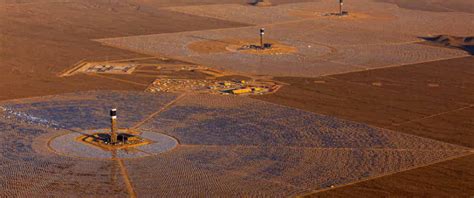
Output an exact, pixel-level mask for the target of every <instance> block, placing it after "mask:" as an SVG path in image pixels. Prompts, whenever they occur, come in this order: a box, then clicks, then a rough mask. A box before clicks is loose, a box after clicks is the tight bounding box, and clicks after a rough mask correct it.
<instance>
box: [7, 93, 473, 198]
mask: <svg viewBox="0 0 474 198" xmlns="http://www.w3.org/2000/svg"><path fill="white" fill-rule="evenodd" d="M111 108H117V118H116V120H115V122H113V123H115V124H114V126H116V127H112V128H114V129H115V128H117V129H118V130H117V131H116V133H115V134H117V135H118V136H117V137H118V139H117V141H115V136H111V133H109V129H110V127H111V117H110V116H111V115H109V110H110V109H111ZM121 129H122V130H121ZM125 129H130V130H125ZM0 133H1V134H2V135H1V136H0V181H2V182H3V181H5V182H3V183H2V182H0V185H1V186H2V190H0V197H38V196H51V197H64V196H77V197H81V196H92V197H110V196H114V197H125V196H127V195H128V196H138V197H140V196H143V197H148V196H155V195H160V196H163V197H194V196H203V197H209V196H210V197H214V196H216V197H219V196H223V197H228V196H232V197H259V196H263V197H280V196H296V195H301V194H304V193H305V192H311V191H313V190H320V189H325V188H331V186H336V187H337V186H340V185H345V184H348V183H352V182H357V181H360V180H363V179H370V178H372V177H378V176H380V175H384V174H389V173H393V172H398V171H403V170H406V169H410V168H413V167H419V166H423V165H426V164H431V163H435V162H439V161H441V160H445V159H449V158H451V157H456V156H461V155H466V153H469V151H468V150H466V149H464V148H461V147H458V146H455V145H450V144H446V143H442V142H438V141H434V140H430V139H425V138H420V137H415V136H410V135H406V134H402V133H398V132H394V131H389V130H385V129H380V128H375V127H371V126H368V125H365V124H362V123H356V122H351V121H347V120H341V119H338V118H334V117H331V116H324V115H318V114H313V113H309V112H305V111H301V110H297V109H292V108H288V107H283V106H279V105H274V104H271V103H266V102H262V101H259V100H254V99H251V98H245V97H232V96H218V95H205V94H190V93H188V94H184V95H177V94H173V93H156V94H151V93H143V92H124V91H123V92H122V91H103V92H102V91H96V92H79V93H70V94H63V95H55V96H46V97H38V98H30V99H21V100H12V101H6V102H2V103H0ZM112 137H114V138H113V139H114V140H113V142H114V143H113V145H112V146H111V147H108V145H107V144H110V143H109V142H112V141H111V140H112ZM90 138H92V139H90ZM99 140H100V141H99ZM97 141H99V143H97ZM178 141H179V145H178Z"/></svg>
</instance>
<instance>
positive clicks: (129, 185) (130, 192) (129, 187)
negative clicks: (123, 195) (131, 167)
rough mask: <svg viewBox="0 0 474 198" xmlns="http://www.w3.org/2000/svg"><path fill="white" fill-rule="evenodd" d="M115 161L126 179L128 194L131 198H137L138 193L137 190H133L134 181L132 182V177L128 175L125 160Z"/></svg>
mask: <svg viewBox="0 0 474 198" xmlns="http://www.w3.org/2000/svg"><path fill="white" fill-rule="evenodd" d="M115 161H116V162H117V164H118V165H119V167H120V174H121V175H122V177H123V179H124V182H125V186H126V187H127V192H128V195H129V197H131V198H136V197H137V193H136V192H135V189H134V188H133V185H132V181H131V180H130V176H129V175H128V171H127V168H126V167H125V165H124V164H123V160H122V159H116V160H115Z"/></svg>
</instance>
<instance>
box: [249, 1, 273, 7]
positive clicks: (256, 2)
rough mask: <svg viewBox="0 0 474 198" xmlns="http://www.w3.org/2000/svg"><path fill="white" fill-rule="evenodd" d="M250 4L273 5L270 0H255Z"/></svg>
mask: <svg viewBox="0 0 474 198" xmlns="http://www.w3.org/2000/svg"><path fill="white" fill-rule="evenodd" d="M250 4H251V5H254V6H271V5H272V3H270V1H269V0H253V1H252V2H251V3H250Z"/></svg>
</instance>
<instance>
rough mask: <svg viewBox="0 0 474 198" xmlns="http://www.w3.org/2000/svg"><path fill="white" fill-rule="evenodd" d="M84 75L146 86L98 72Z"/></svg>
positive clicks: (145, 85)
mask: <svg viewBox="0 0 474 198" xmlns="http://www.w3.org/2000/svg"><path fill="white" fill-rule="evenodd" d="M86 75H89V76H94V77H98V78H105V79H109V80H115V81H120V82H124V83H129V84H133V85H139V86H144V87H148V85H147V84H142V83H137V82H133V81H129V80H124V79H119V78H114V77H110V76H103V75H99V74H86Z"/></svg>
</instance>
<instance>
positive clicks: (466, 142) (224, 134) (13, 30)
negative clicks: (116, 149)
mask: <svg viewBox="0 0 474 198" xmlns="http://www.w3.org/2000/svg"><path fill="white" fill-rule="evenodd" d="M271 2H272V4H273V5H274V6H270V7H251V6H248V4H247V3H248V2H247V1H244V0H224V1H217V0H202V1H195V0H157V1H148V0H125V1H116V0H112V1H105V0H0V100H2V101H3V102H2V105H4V106H8V107H9V108H8V109H5V108H2V110H0V114H1V115H2V116H3V115H5V113H7V114H8V115H7V118H5V117H2V118H0V133H1V134H2V136H1V138H0V141H1V142H2V144H0V150H2V152H0V187H2V188H1V189H2V190H0V197H1V196H8V197H12V196H20V197H32V196H37V195H39V194H41V195H44V196H64V195H66V194H67V195H77V196H107V195H111V194H113V195H115V196H118V197H126V196H130V197H133V196H135V195H151V194H156V193H157V192H160V194H169V195H171V196H176V195H182V196H189V195H201V196H209V195H216V196H217V195H234V196H251V195H254V196H264V195H269V196H270V195H273V196H277V195H280V196H281V195H283V194H285V195H308V196H317V197H348V196H352V197H354V196H355V197H381V196H403V197H406V196H420V197H421V196H431V197H436V196H444V197H448V196H455V197H469V196H472V195H474V190H473V189H474V186H473V184H474V169H473V168H472V164H473V163H474V156H473V155H472V153H471V154H469V153H466V152H465V149H466V148H468V149H472V148H473V146H474V145H473V142H474V139H473V138H474V137H473V134H472V131H473V130H474V126H473V123H474V120H473V118H472V115H473V113H474V110H473V103H474V96H473V94H472V93H474V90H473V89H472V88H473V86H474V85H473V83H472V82H474V79H473V76H474V75H473V74H474V71H472V68H474V67H473V65H472V63H473V62H474V60H473V58H472V56H469V55H470V54H469V53H471V55H472V51H469V50H466V48H462V47H460V45H459V43H458V41H457V40H456V39H457V38H459V37H463V38H464V37H469V36H473V32H474V29H473V27H474V24H473V23H474V20H473V12H474V10H473V9H472V8H473V7H474V5H473V4H472V2H470V1H466V0H450V1H440V0H418V1H406V0H373V1H370V0H361V1H349V0H347V1H345V2H346V6H345V8H346V9H347V10H349V11H350V14H351V15H350V16H349V17H345V18H340V17H334V16H323V15H324V14H327V13H332V12H335V11H337V6H335V5H334V4H333V2H334V1H330V0H317V1H310V0H297V1H295V0H272V1H271ZM261 27H265V28H266V30H267V34H266V38H267V39H270V40H272V41H277V42H280V43H282V44H285V45H287V46H291V47H294V48H296V50H297V51H298V53H292V54H286V55H280V56H273V55H272V56H268V55H265V56H262V55H255V54H253V55H249V54H242V53H232V52H230V51H229V50H226V51H222V48H221V47H219V48H218V49H217V50H214V48H208V47H204V49H202V48H199V50H198V51H196V50H194V51H193V50H192V49H190V48H188V46H189V45H192V44H193V43H201V42H204V43H208V42H218V43H221V42H222V41H226V40H229V39H234V40H235V39H236V38H237V40H238V41H255V40H257V36H258V29H259V28H261ZM438 35H444V37H442V39H440V40H436V43H435V44H433V43H427V42H426V40H425V39H424V38H432V37H436V36H438ZM444 38H449V39H454V40H455V42H451V41H449V42H448V43H449V44H448V46H445V45H446V42H444V41H443V40H444ZM453 43H454V44H455V45H456V46H451V45H452V44H453ZM103 44H106V45H103ZM107 45H110V46H112V47H110V46H107ZM463 45H464V44H463ZM205 46H207V45H205ZM470 46H471V47H470V48H467V49H471V50H472V45H470ZM200 47H202V46H200ZM225 47H227V45H225ZM203 52H204V53H203ZM150 55H151V56H156V57H158V58H161V57H167V58H170V60H171V61H175V59H179V60H180V61H185V62H192V63H196V64H203V65H206V66H211V67H214V68H219V69H224V70H228V71H232V72H233V74H234V76H224V77H222V78H223V79H231V78H238V79H244V78H248V74H259V75H265V76H268V78H270V77H271V76H278V77H277V78H275V79H277V80H278V81H281V82H284V83H287V84H288V85H287V86H285V87H283V88H282V89H281V90H280V91H279V92H278V93H277V94H273V95H267V96H260V97H255V98H254V99H257V100H252V99H248V98H243V99H235V98H233V99H222V98H219V99H213V98H212V97H209V98H207V97H205V96H203V97H188V100H183V101H181V102H180V103H178V104H176V105H175V104H173V105H172V106H173V107H174V108H170V109H168V110H167V111H164V112H161V113H163V114H160V115H159V116H156V119H152V120H148V119H151V118H150V117H147V115H149V114H150V113H153V111H156V110H157V109H159V108H160V107H163V106H167V104H168V102H170V100H171V101H173V100H174V99H175V97H176V95H173V94H169V95H166V94H162V95H153V96H147V94H144V93H143V94H139V93H133V94H129V95H127V94H125V95H126V98H127V99H125V100H123V101H119V102H118V103H113V102H112V103H111V101H115V99H116V98H117V97H121V94H117V93H125V92H115V94H112V95H111V96H110V97H109V96H107V94H105V95H102V96H100V95H101V94H100V92H82V94H78V93H72V94H68V95H61V96H46V97H41V98H31V99H19V98H26V97H33V96H45V95H50V94H62V93H70V92H77V91H90V90H136V91H140V92H141V91H143V90H144V89H146V87H147V86H148V85H149V84H150V83H151V82H153V81H154V80H155V79H156V76H154V75H155V74H154V75H152V76H147V75H149V73H150V71H146V72H145V73H146V75H144V74H143V75H122V76H117V75H110V74H100V75H85V74H78V75H74V76H70V77H67V78H60V77H58V75H59V74H61V73H62V72H64V71H65V70H68V69H71V68H72V67H74V65H75V64H76V63H77V62H78V61H80V60H84V59H86V60H96V61H106V60H117V59H122V58H138V57H149V56H150ZM454 57H464V58H459V59H451V58H454ZM173 58H175V59H173ZM444 59H446V60H444ZM426 61H431V62H427V63H423V62H426ZM176 62H179V61H178V60H176ZM412 64H413V65H412ZM400 65H406V66H402V67H394V68H383V67H392V66H400ZM373 68H380V69H376V70H369V71H365V70H367V69H373ZM354 71H361V72H354ZM348 72H354V73H348ZM339 73H345V74H339ZM239 74H240V75H239ZM335 74H339V75H335ZM156 75H161V74H156ZM173 75H176V76H178V77H183V78H203V77H204V76H199V75H196V74H189V73H186V72H184V73H180V74H178V73H176V74H173ZM321 76H323V77H321ZM84 93H86V94H84ZM95 93H98V94H97V95H99V96H100V97H95V96H96V95H95ZM104 93H111V92H103V93H102V94H104ZM112 93H114V92H112ZM86 95H87V96H86ZM7 99H17V100H9V101H4V100H7ZM132 100H133V101H134V102H129V101H132ZM259 100H260V101H259ZM261 100H263V101H266V102H261ZM127 101H128V102H127ZM137 101H139V102H137ZM268 102H270V103H276V104H279V105H284V106H287V107H284V106H279V105H274V104H270V103H268ZM112 104H115V105H120V106H122V107H123V109H127V110H124V111H123V115H122V116H123V120H122V121H123V122H122V124H124V126H132V127H133V126H134V124H135V125H139V126H142V124H143V123H141V122H146V124H145V125H143V126H142V127H143V129H145V128H148V129H151V128H160V129H161V127H163V129H166V130H163V131H159V132H163V133H166V134H168V135H171V136H177V137H179V139H182V140H184V141H183V142H184V143H183V144H182V146H181V147H179V146H178V149H175V150H173V151H172V152H169V153H165V154H162V155H160V156H159V158H154V157H148V158H143V159H139V160H122V159H120V158H119V159H114V160H111V161H107V160H82V159H80V158H74V157H67V156H64V155H58V154H55V153H53V152H52V150H51V149H50V148H49V147H47V146H45V145H48V141H49V140H50V139H51V135H53V136H54V135H59V134H65V133H66V134H67V133H70V131H69V130H78V129H96V128H98V127H100V128H104V127H107V125H108V120H107V118H106V117H107V116H106V113H103V112H104V111H106V110H107V109H108V108H110V107H111V106H110V105H112ZM137 104H139V105H137ZM229 106H230V107H229ZM204 107H205V108H204ZM237 108H238V109H237ZM294 108H297V109H301V110H304V111H301V110H297V109H294ZM12 109H15V110H16V111H15V112H17V113H13V112H12ZM165 109H166V108H165ZM4 110H5V111H4ZM18 112H20V113H18ZM25 112H27V113H25ZM137 112H140V113H137ZM309 112H314V113H316V114H313V113H309ZM12 113H13V114H12ZM72 113H75V114H76V115H71V114H72ZM155 113H156V112H155ZM324 115H327V116H324ZM77 117H80V119H77ZM221 117H222V118H225V119H220V118H221ZM301 117H303V118H305V119H308V120H309V121H311V125H310V126H313V127H306V126H307V123H305V122H304V120H302V119H301ZM182 118H186V120H185V122H182V121H181V120H182ZM229 120H230V121H229ZM262 120H267V121H262ZM349 120H350V121H349ZM148 121H150V122H148ZM137 122H138V124H137ZM203 123H205V124H203ZM60 128H63V129H68V130H57V129H60ZM196 129H199V130H196ZM257 129H258V130H257ZM392 130H393V131H392ZM236 132H238V134H235V133H236ZM257 140H258V141H257ZM301 145H305V147H302V146H301ZM341 146H342V147H341ZM471 152H472V151H471ZM464 155H466V156H464ZM461 156H464V157H461ZM157 159H159V160H157ZM314 159H325V160H314ZM341 159H343V160H341ZM446 160H447V161H446ZM328 164H330V165H331V166H328ZM157 167H159V168H157ZM315 170H317V171H315ZM341 170H344V171H341ZM307 175H311V176H310V177H307ZM156 178H159V179H158V180H157V179H156ZM366 180H367V181H366ZM162 181H166V182H162ZM332 185H335V187H334V188H330V187H331V186H332ZM171 189H172V190H173V191H171Z"/></svg>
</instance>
